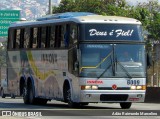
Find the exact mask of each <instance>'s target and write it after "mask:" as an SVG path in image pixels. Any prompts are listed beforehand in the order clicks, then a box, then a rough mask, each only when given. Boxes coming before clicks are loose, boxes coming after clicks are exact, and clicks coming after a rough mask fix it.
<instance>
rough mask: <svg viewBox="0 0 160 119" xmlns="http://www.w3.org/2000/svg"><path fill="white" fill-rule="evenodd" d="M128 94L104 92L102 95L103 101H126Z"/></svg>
mask: <svg viewBox="0 0 160 119" xmlns="http://www.w3.org/2000/svg"><path fill="white" fill-rule="evenodd" d="M127 98H128V95H127V94H102V95H100V100H101V101H126V100H127Z"/></svg>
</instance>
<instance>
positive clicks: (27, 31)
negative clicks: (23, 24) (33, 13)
mask: <svg viewBox="0 0 160 119" xmlns="http://www.w3.org/2000/svg"><path fill="white" fill-rule="evenodd" d="M29 39H30V28H25V31H24V48H29Z"/></svg>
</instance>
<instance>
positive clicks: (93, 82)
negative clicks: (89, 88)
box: [87, 80, 103, 84]
mask: <svg viewBox="0 0 160 119" xmlns="http://www.w3.org/2000/svg"><path fill="white" fill-rule="evenodd" d="M87 84H103V81H102V80H88V81H87Z"/></svg>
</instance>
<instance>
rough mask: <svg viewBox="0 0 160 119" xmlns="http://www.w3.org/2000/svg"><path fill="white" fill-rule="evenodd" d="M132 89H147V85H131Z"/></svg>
mask: <svg viewBox="0 0 160 119" xmlns="http://www.w3.org/2000/svg"><path fill="white" fill-rule="evenodd" d="M131 90H146V86H145V85H142V86H131Z"/></svg>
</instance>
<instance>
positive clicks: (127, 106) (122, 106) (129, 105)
mask: <svg viewBox="0 0 160 119" xmlns="http://www.w3.org/2000/svg"><path fill="white" fill-rule="evenodd" d="M131 105H132V103H131V102H122V103H120V106H121V108H122V109H129V108H130V107H131Z"/></svg>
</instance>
